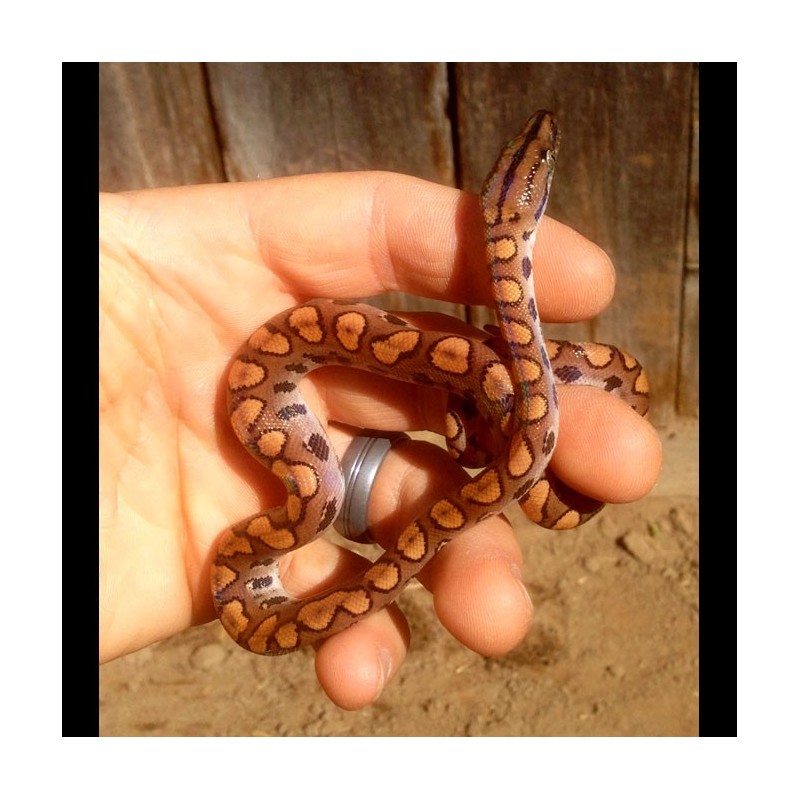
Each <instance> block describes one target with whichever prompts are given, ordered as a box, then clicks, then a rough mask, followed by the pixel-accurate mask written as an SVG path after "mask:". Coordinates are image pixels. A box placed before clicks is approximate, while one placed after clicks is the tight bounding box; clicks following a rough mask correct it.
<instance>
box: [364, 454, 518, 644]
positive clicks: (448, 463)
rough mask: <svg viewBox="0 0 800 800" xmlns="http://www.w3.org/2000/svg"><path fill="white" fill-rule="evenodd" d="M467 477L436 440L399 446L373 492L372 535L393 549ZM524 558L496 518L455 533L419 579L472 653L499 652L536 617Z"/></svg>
mask: <svg viewBox="0 0 800 800" xmlns="http://www.w3.org/2000/svg"><path fill="white" fill-rule="evenodd" d="M463 475H464V473H463V471H462V470H461V469H460V468H459V467H458V466H457V465H456V464H455V463H454V462H453V461H452V460H451V459H450V458H449V457H448V456H447V454H446V453H445V452H444V451H443V450H441V449H440V448H438V447H435V446H434V445H431V444H429V443H426V442H420V441H413V442H403V443H401V444H398V445H395V447H394V448H393V449H392V450H391V451H390V452H389V454H388V455H387V457H386V459H385V461H384V462H383V464H382V465H381V469H380V471H379V472H378V475H377V478H376V481H375V483H374V485H373V490H372V492H371V494H370V499H369V506H368V510H367V522H368V525H369V527H370V531H371V533H372V535H373V537H374V538H375V539H376V540H377V541H378V542H379V543H380V544H381V546H383V547H390V546H391V545H392V544H393V542H394V541H395V540H396V538H397V536H398V534H399V533H400V532H401V531H402V530H403V529H404V528H405V527H406V525H408V524H409V523H410V522H411V521H412V520H413V519H414V518H415V516H416V515H417V514H419V513H421V512H422V511H423V510H424V509H425V508H426V507H428V506H429V505H431V504H432V503H434V502H436V501H438V500H440V499H441V498H442V497H445V496H447V495H448V494H449V493H452V492H453V491H455V489H456V487H457V486H459V485H461V484H462V483H463V480H464V478H463ZM521 564H522V555H521V552H520V549H519V545H518V544H517V541H516V538H515V536H514V533H513V531H512V529H511V527H510V526H509V524H508V522H507V521H505V519H504V518H503V517H500V516H496V517H492V518H490V519H487V520H484V521H483V522H481V523H479V524H477V525H474V526H472V527H470V528H468V529H466V530H465V531H464V532H463V533H460V534H458V535H457V536H456V537H455V538H454V539H453V540H452V541H451V542H449V543H448V544H447V546H446V547H444V548H443V549H442V550H441V551H439V553H438V554H437V555H436V557H435V558H434V559H433V561H431V562H430V564H429V565H428V566H427V567H426V568H425V569H423V570H422V572H421V573H420V574H419V576H418V577H419V580H420V581H421V582H422V584H423V585H424V586H425V587H426V588H428V589H429V590H430V591H431V592H432V593H433V596H434V606H435V609H436V613H437V615H438V616H439V619H440V621H441V622H442V624H443V625H444V626H445V628H447V630H449V631H450V633H451V634H452V635H453V636H455V637H456V638H457V639H458V640H459V641H460V642H461V643H462V644H464V645H465V646H467V647H469V648H470V649H471V650H474V651H475V652H478V653H481V654H483V655H487V656H488V655H500V654H502V653H506V652H508V651H509V650H511V649H512V648H513V647H515V646H516V645H517V644H519V642H520V641H521V640H522V639H523V638H524V636H525V634H526V633H527V631H528V629H529V627H530V624H531V620H532V616H533V609H532V605H531V601H530V598H529V596H528V594H527V591H526V589H525V587H524V585H523V584H522V581H521Z"/></svg>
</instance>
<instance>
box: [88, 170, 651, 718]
mask: <svg viewBox="0 0 800 800" xmlns="http://www.w3.org/2000/svg"><path fill="white" fill-rule="evenodd" d="M482 240H483V230H482V221H481V216H480V210H479V207H478V200H477V198H476V197H475V196H474V195H468V194H465V193H463V192H459V191H457V190H454V189H449V188H446V187H442V186H437V185H435V184H431V183H427V182H425V181H420V180H416V179H413V178H409V177H405V176H401V175H394V174H388V173H353V174H336V175H309V176H304V177H300V178H287V179H278V180H271V181H262V182H257V183H242V184H224V185H217V186H197V187H181V188H174V189H161V190H152V191H142V192H132V193H126V194H119V195H111V194H103V195H101V197H100V476H101V483H100V489H101V501H100V659H101V662H104V661H108V660H110V659H113V658H117V657H119V656H122V655H125V654H126V653H131V652H133V651H135V650H138V649H140V648H142V647H145V646H147V645H149V644H152V643H154V642H157V641H160V640H162V639H165V638H167V637H169V636H172V635H174V634H176V633H179V632H180V631H182V630H185V629H186V628H188V627H190V626H192V625H198V624H202V623H206V622H209V621H211V620H212V619H214V611H213V607H212V602H211V593H210V589H209V567H210V564H211V561H212V560H213V557H214V545H215V541H216V539H217V538H218V536H219V535H220V534H221V533H222V532H223V530H224V529H225V528H226V527H228V526H229V525H231V524H232V523H234V522H236V521H238V520H239V519H241V518H243V517H246V516H248V515H250V514H252V513H254V512H255V511H257V510H259V509H261V508H266V507H269V506H271V505H275V504H276V503H277V502H279V501H280V497H281V488H280V486H279V485H278V484H277V483H276V481H275V479H273V478H272V476H271V475H270V474H269V473H268V472H267V471H266V470H264V469H263V467H261V466H260V465H258V464H257V463H256V462H255V461H254V460H253V459H252V458H251V457H250V456H249V455H247V453H246V452H245V451H244V449H243V448H242V447H241V446H240V445H239V444H238V442H237V441H236V439H235V437H234V435H233V433H232V431H231V430H230V426H229V425H228V423H227V415H226V411H225V392H224V375H225V372H226V367H227V365H228V363H229V361H230V359H231V357H232V355H233V354H234V352H235V351H236V349H237V347H238V345H239V344H240V343H241V342H242V341H244V340H245V339H246V338H247V336H248V335H249V334H250V333H251V332H252V331H253V330H254V329H255V328H256V327H258V325H260V324H261V323H262V322H264V321H265V320H267V319H269V318H270V317H271V316H272V315H273V314H275V313H276V312H278V311H281V310H283V309H285V308H289V307H291V306H293V305H295V304H297V303H298V302H300V301H302V300H306V299H309V298H312V297H341V298H363V297H366V296H370V295H377V294H380V293H382V292H386V291H390V290H399V291H404V292H409V293H412V294H418V295H422V296H426V297H433V298H438V299H443V300H448V301H451V302H458V303H472V304H484V305H488V304H490V296H489V281H488V274H487V271H486V266H485V262H484V255H483V241H482ZM534 274H535V280H536V294H537V299H538V303H539V310H540V313H541V315H542V317H543V319H545V320H546V321H576V320H582V319H588V318H590V317H592V316H594V315H596V314H598V313H599V312H601V311H602V310H603V308H605V306H606V305H607V304H608V302H609V301H610V299H611V297H612V294H613V288H614V270H613V267H612V265H611V263H610V262H609V260H608V258H607V256H606V255H605V254H604V253H603V252H602V250H600V249H599V248H597V247H596V246H595V245H593V244H592V243H590V242H589V241H587V240H586V239H584V238H583V237H581V236H580V235H579V234H577V233H576V232H574V231H573V230H571V229H570V228H567V227H566V226H564V225H561V224H560V223H558V222H555V221H553V220H551V219H548V218H545V219H544V220H543V222H542V225H541V227H540V231H539V235H538V239H537V245H536V250H535V257H534ZM414 321H415V322H417V323H418V324H425V325H427V326H428V327H434V328H436V329H441V327H442V325H443V324H444V323H443V322H442V320H441V318H438V317H437V316H436V315H434V316H433V318H432V321H431V320H428V321H427V322H426V321H425V318H424V317H423V318H418V317H417V318H415V319H414ZM447 324H448V325H453V326H454V328H453V329H455V330H460V329H461V328H460V324H459V323H447ZM616 344H620V345H621V346H623V347H624V346H625V344H626V343H624V342H616ZM303 391H304V395H305V397H306V399H307V401H308V403H309V405H310V406H311V407H312V409H313V410H314V412H315V413H316V414H317V415H318V416H319V417H320V419H322V420H323V421H324V422H325V423H326V424H327V425H328V429H329V432H330V435H331V438H332V441H333V443H334V446H335V449H336V450H337V452H338V453H339V455H340V456H341V455H342V454H343V453H344V451H345V450H346V448H347V444H348V443H349V441H350V439H351V437H352V430H351V429H350V428H348V427H347V426H348V425H352V426H364V427H366V426H371V427H377V428H382V429H386V430H406V429H407V430H414V429H422V428H425V429H432V430H437V431H440V430H441V429H442V424H443V419H442V417H443V408H444V407H443V401H442V397H441V395H440V393H438V392H432V391H430V390H423V389H421V388H417V387H411V386H410V385H405V386H404V388H403V390H402V391H398V390H397V388H396V385H395V386H388V387H387V385H386V384H385V383H383V382H379V381H378V379H376V378H374V377H373V376H370V375H366V374H364V373H359V372H354V371H351V370H347V371H344V370H343V369H342V368H338V369H323V370H320V371H318V372H316V373H314V375H312V376H311V377H309V378H307V379H306V380H305V381H304V384H303ZM559 399H560V407H561V430H560V434H559V441H558V446H557V448H556V451H555V453H554V456H553V461H552V465H553V467H554V469H556V470H557V471H558V473H559V474H560V476H561V477H562V478H563V479H564V480H565V481H567V482H568V483H570V484H571V485H572V486H574V487H575V488H577V489H579V490H581V491H584V492H585V493H587V494H589V495H591V496H593V497H597V498H599V499H601V500H604V501H607V502H613V503H623V502H632V501H635V500H637V499H639V498H641V497H643V496H644V495H645V494H646V493H647V492H648V491H649V490H650V489H651V488H652V486H653V484H654V483H655V481H656V478H657V476H658V472H659V469H660V465H661V446H660V443H659V440H658V436H657V435H656V432H655V431H654V429H653V428H652V427H651V426H650V424H649V423H648V422H647V421H645V420H642V419H641V418H640V417H639V416H638V415H637V414H635V413H634V412H633V411H631V410H630V409H629V408H628V407H627V406H625V404H624V403H623V402H622V401H620V400H618V399H617V398H615V397H612V396H610V395H607V394H605V393H603V392H601V391H597V390H594V389H591V388H576V387H572V388H570V389H569V390H568V391H567V390H561V389H560V390H559ZM459 470H460V467H458V466H457V465H455V464H454V463H453V462H452V461H451V460H450V459H449V457H448V456H447V455H446V454H445V453H444V451H442V450H439V449H437V448H435V447H434V446H433V445H429V444H426V443H423V442H406V443H403V444H401V445H399V446H397V447H396V448H395V449H394V450H393V451H392V452H391V453H390V455H389V456H388V457H387V459H386V461H385V462H384V463H383V465H382V467H381V470H380V473H379V475H378V479H377V480H376V483H375V486H374V489H373V492H372V495H371V497H370V505H369V511H368V521H369V522H370V525H371V526H372V529H373V533H374V536H375V538H376V539H377V540H378V541H380V542H383V543H386V542H389V541H391V540H392V538H393V537H395V536H397V534H398V533H399V532H400V531H401V530H402V529H403V527H404V526H405V524H406V523H407V522H409V521H410V520H411V519H413V516H414V514H415V511H418V510H421V509H422V508H423V507H424V506H425V505H426V504H429V503H430V502H433V501H435V500H437V499H439V498H440V497H442V496H443V495H444V494H445V493H446V492H447V491H448V488H449V487H451V486H453V485H454V484H455V483H457V482H458V475H459ZM560 535H569V534H560ZM362 565H363V562H362V561H361V560H360V559H359V557H357V556H355V555H353V554H351V553H349V552H346V551H343V550H341V549H339V548H338V547H336V546H334V545H333V544H330V543H328V542H326V541H321V542H316V543H314V544H312V545H310V546H309V547H307V548H304V549H303V550H301V551H300V552H299V553H297V554H296V555H294V556H290V557H289V559H287V565H286V568H285V569H284V583H285V585H286V588H287V589H288V590H290V591H293V592H295V593H297V594H299V595H303V594H309V593H313V591H315V590H316V589H318V588H324V587H328V586H330V585H332V584H333V583H335V582H336V578H337V576H342V575H345V574H349V573H352V572H353V571H357V570H358V569H360V568H361V566H362ZM520 569H521V555H520V550H519V546H518V544H517V541H516V538H515V535H514V533H513V531H512V530H511V527H510V526H509V525H508V523H507V522H506V521H505V519H504V518H503V517H502V516H500V517H495V518H492V519H490V520H486V521H485V522H483V523H481V524H480V525H476V526H475V527H474V528H472V529H470V530H469V531H467V532H465V533H464V534H462V535H461V536H459V537H458V538H456V539H455V540H454V541H453V542H451V543H450V544H449V545H448V546H447V547H446V548H444V549H443V550H442V551H441V552H440V553H439V554H438V555H437V556H436V558H435V559H434V561H433V562H432V563H431V564H430V565H429V567H428V568H427V569H426V570H424V571H423V573H422V574H421V576H420V577H421V580H422V583H423V584H424V585H425V587H426V588H427V589H428V590H430V591H431V592H432V593H433V597H434V603H435V608H436V613H437V614H438V616H439V619H440V621H441V622H442V624H443V625H444V627H445V628H447V630H449V631H450V633H452V634H453V636H455V637H456V638H457V639H458V640H460V641H461V642H462V643H463V644H464V645H465V646H466V647H469V648H470V649H472V650H474V651H476V652H478V653H481V654H483V655H486V656H498V655H501V654H503V653H506V652H508V651H509V650H511V649H513V648H514V647H515V646H516V645H518V644H519V642H520V641H521V640H522V639H523V638H524V636H525V634H526V632H527V631H528V629H529V627H530V625H531V622H532V619H533V608H532V605H531V601H530V599H529V597H528V594H527V592H526V590H525V587H524V585H523V584H522V583H521V581H520V574H521V572H520ZM409 644H410V632H409V629H408V626H407V624H406V622H405V620H404V618H403V616H402V614H401V612H400V611H399V609H398V608H397V607H396V606H392V607H390V608H389V609H387V610H385V611H381V612H379V613H377V614H375V615H374V616H373V617H370V618H369V619H367V620H364V621H363V622H360V623H359V624H357V625H355V626H353V627H352V628H350V629H348V630H346V631H344V632H342V633H340V634H337V635H336V636H333V637H331V638H330V639H328V640H327V641H325V642H323V643H322V644H321V645H320V646H319V647H318V648H317V651H316V671H317V677H318V679H319V682H320V684H321V686H322V688H323V689H324V691H325V692H326V693H327V694H328V696H329V697H330V698H331V699H332V700H333V701H334V702H335V703H336V704H338V705H339V706H341V707H343V708H351V709H353V708H360V707H363V706H365V705H368V704H369V703H371V702H373V701H374V700H376V699H377V697H378V696H379V695H380V693H381V691H382V689H383V688H384V686H385V685H387V684H388V682H389V681H390V680H391V679H392V678H393V677H394V676H395V675H396V674H397V671H398V670H399V668H400V666H401V664H402V662H403V659H404V657H405V654H406V652H407V650H408V648H409ZM252 657H253V658H255V657H256V656H252ZM286 657H287V658H291V657H292V656H286Z"/></svg>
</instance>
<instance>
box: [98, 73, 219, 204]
mask: <svg viewBox="0 0 800 800" xmlns="http://www.w3.org/2000/svg"><path fill="white" fill-rule="evenodd" d="M224 179H225V176H224V174H223V171H222V161H221V159H220V154H219V149H218V147H217V142H216V134H215V131H214V125H213V121H212V118H211V113H210V108H209V104H208V95H207V92H206V87H205V78H204V74H203V67H202V65H200V64H111V63H107V64H101V65H100V189H101V191H109V192H115V191H124V190H130V189H150V188H155V187H159V186H178V185H183V184H195V183H216V182H219V181H223V180H224Z"/></svg>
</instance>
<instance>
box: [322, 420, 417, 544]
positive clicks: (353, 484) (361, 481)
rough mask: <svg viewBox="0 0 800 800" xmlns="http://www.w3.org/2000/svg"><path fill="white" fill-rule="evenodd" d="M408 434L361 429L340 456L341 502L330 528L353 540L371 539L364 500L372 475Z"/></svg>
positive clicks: (370, 487) (374, 474)
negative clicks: (342, 488) (341, 456)
mask: <svg viewBox="0 0 800 800" xmlns="http://www.w3.org/2000/svg"><path fill="white" fill-rule="evenodd" d="M408 438H409V437H408V436H407V435H406V434H405V433H387V432H385V431H373V430H365V431H362V432H361V434H360V435H359V436H356V437H355V439H353V441H352V442H350V446H349V447H348V448H347V452H346V453H345V454H344V458H343V459H342V474H343V475H344V487H345V488H344V502H343V503H342V510H341V511H340V512H339V516H338V517H337V518H336V521H335V522H334V523H333V527H334V528H335V529H336V530H337V531H338V532H339V533H340V534H341V535H342V536H344V537H345V538H346V539H350V541H353V542H362V543H368V542H372V541H373V540H372V538H371V537H370V535H369V530H368V528H367V503H368V502H369V495H370V492H371V491H372V484H373V483H374V482H375V476H376V475H377V474H378V469H379V468H380V466H381V464H382V463H383V459H384V458H386V456H387V454H388V453H389V451H390V450H391V449H392V447H394V445H395V444H397V443H398V442H402V441H404V440H405V439H408Z"/></svg>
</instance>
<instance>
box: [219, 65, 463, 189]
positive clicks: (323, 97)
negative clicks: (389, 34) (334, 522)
mask: <svg viewBox="0 0 800 800" xmlns="http://www.w3.org/2000/svg"><path fill="white" fill-rule="evenodd" d="M208 69H209V78H210V87H211V94H212V97H213V102H214V105H215V108H216V111H217V115H218V118H219V127H220V132H221V135H222V141H223V148H224V158H225V164H226V167H227V171H228V175H229V177H230V179H231V180H252V179H255V178H267V177H275V176H279V175H299V174H303V173H308V172H323V171H328V172H330V171H332V172H339V171H343V170H367V169H387V170H394V171H397V172H404V173H408V174H410V175H416V176H418V177H421V178H427V179H429V180H433V181H437V182H439V183H447V184H452V182H453V157H452V146H451V132H450V123H449V120H448V119H447V116H446V114H445V110H446V108H445V106H446V99H447V71H446V68H445V65H443V64H210V65H209V67H208Z"/></svg>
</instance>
